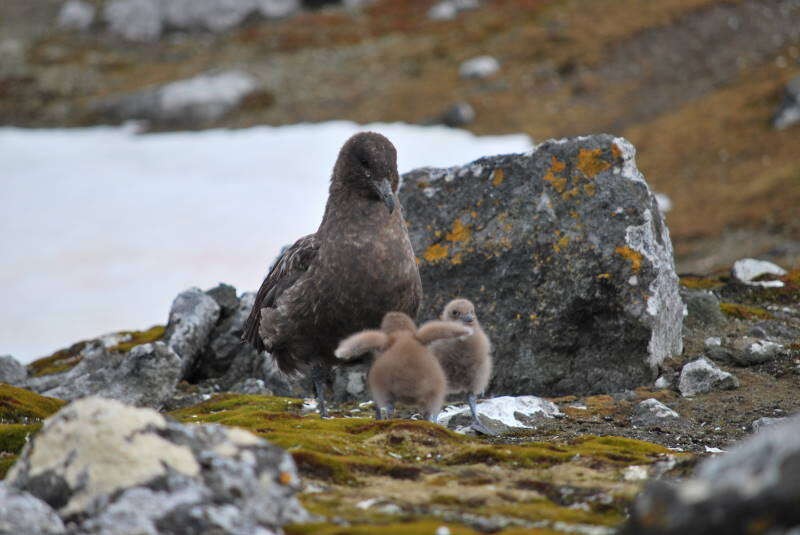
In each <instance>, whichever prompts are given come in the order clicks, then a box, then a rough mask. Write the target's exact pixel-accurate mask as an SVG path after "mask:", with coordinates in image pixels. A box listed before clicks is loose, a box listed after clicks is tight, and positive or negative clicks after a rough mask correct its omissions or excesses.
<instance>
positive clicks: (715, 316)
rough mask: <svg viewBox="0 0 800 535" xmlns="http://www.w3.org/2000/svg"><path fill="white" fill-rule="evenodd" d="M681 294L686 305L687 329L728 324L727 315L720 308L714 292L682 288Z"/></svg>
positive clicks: (685, 323)
mask: <svg viewBox="0 0 800 535" xmlns="http://www.w3.org/2000/svg"><path fill="white" fill-rule="evenodd" d="M680 294H681V297H682V298H683V302H684V304H685V305H686V312H687V314H686V319H685V320H684V325H685V326H686V327H688V328H690V329H703V328H706V327H721V326H723V325H725V324H726V323H727V321H728V320H727V318H726V317H725V314H723V313H722V311H721V310H720V308H719V299H718V298H717V296H716V295H714V294H713V293H712V292H708V291H705V290H690V289H688V288H681V290H680Z"/></svg>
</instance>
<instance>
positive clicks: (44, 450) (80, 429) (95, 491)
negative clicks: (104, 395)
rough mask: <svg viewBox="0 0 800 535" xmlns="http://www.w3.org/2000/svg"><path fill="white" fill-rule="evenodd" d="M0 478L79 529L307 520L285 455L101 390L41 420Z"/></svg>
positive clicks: (262, 527)
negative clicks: (114, 398) (128, 402)
mask: <svg viewBox="0 0 800 535" xmlns="http://www.w3.org/2000/svg"><path fill="white" fill-rule="evenodd" d="M6 481H7V483H8V485H9V486H11V487H13V488H17V489H20V490H25V491H27V492H30V493H31V494H33V495H34V496H36V497H38V498H40V499H41V500H43V501H45V502H46V503H48V504H49V505H50V506H51V507H53V508H54V509H55V510H56V511H57V512H58V513H59V515H60V516H61V518H62V519H63V520H68V521H71V522H76V523H79V524H80V532H81V533H103V534H109V533H120V534H122V533H158V534H161V533H163V534H173V533H174V534H177V533H186V529H187V526H192V532H194V533H211V532H213V533H220V534H239V533H262V534H270V533H275V532H277V531H278V530H279V529H280V526H281V525H283V524H285V523H287V522H298V521H304V520H307V514H306V513H305V511H304V510H303V509H302V507H301V506H300V505H299V503H298V502H297V501H296V499H295V498H294V497H293V495H294V493H295V492H296V490H297V486H298V478H297V474H296V471H295V466H294V462H293V461H292V459H291V457H290V456H289V455H288V454H287V453H286V452H285V451H283V450H282V449H280V448H278V447H277V446H273V445H271V444H269V443H268V442H266V441H265V440H263V439H261V438H259V437H256V436H255V435H252V434H250V433H248V432H246V431H243V430H240V429H229V428H225V427H221V426H216V425H204V426H198V425H183V424H178V423H175V422H171V421H167V420H166V419H165V418H164V417H163V416H161V415H160V414H158V413H157V412H155V411H152V410H150V409H137V408H133V407H129V406H126V405H123V404H121V403H118V402H116V401H112V400H105V399H101V398H86V399H83V400H80V401H77V402H75V403H73V404H71V405H69V406H68V407H66V408H64V409H63V410H61V411H60V412H59V413H57V414H56V415H55V416H53V417H52V418H50V419H48V420H47V421H46V422H45V424H44V426H43V428H42V430H41V431H40V432H39V434H37V435H36V436H35V437H34V438H33V439H32V440H31V441H30V443H29V444H28V445H27V446H26V447H25V448H24V450H23V452H22V455H21V456H20V459H19V461H18V462H17V464H15V465H14V467H13V468H12V469H11V471H10V472H9V474H8V477H7V479H6Z"/></svg>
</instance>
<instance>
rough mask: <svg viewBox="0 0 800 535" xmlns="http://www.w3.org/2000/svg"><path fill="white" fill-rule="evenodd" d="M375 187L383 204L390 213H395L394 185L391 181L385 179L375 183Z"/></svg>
mask: <svg viewBox="0 0 800 535" xmlns="http://www.w3.org/2000/svg"><path fill="white" fill-rule="evenodd" d="M373 187H374V188H375V193H377V194H378V197H380V199H381V200H382V201H383V204H385V205H386V208H388V209H389V213H390V214H391V213H392V212H394V195H393V194H392V185H391V184H390V183H389V180H388V179H386V178H384V179H383V180H381V181H380V182H377V183H375V182H373Z"/></svg>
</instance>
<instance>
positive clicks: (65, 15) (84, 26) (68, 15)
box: [58, 0, 95, 31]
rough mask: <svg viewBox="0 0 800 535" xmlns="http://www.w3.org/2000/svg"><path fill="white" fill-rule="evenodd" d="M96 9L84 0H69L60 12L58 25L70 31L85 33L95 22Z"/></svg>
mask: <svg viewBox="0 0 800 535" xmlns="http://www.w3.org/2000/svg"><path fill="white" fill-rule="evenodd" d="M94 16H95V8H94V6H93V5H92V4H89V3H88V2H84V1H83V0H68V1H67V2H64V5H62V6H61V11H59V12H58V25H59V26H60V27H62V28H67V29H69V30H79V31H85V30H88V29H89V27H90V26H91V25H92V23H93V22H94Z"/></svg>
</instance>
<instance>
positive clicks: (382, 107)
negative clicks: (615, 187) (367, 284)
mask: <svg viewBox="0 0 800 535" xmlns="http://www.w3.org/2000/svg"><path fill="white" fill-rule="evenodd" d="M112 1H118V0H91V1H88V2H84V3H83V4H81V5H82V6H83V7H84V8H85V7H87V6H89V7H90V8H94V9H95V10H96V11H95V13H93V15H92V17H91V18H86V17H84V18H83V19H81V13H80V10H78V11H77V12H73V18H72V19H69V18H68V19H69V20H67V21H66V24H68V25H71V26H72V28H71V29H68V28H66V27H64V26H63V25H60V24H59V22H58V21H59V19H60V18H61V21H62V23H65V19H64V13H63V12H62V8H63V5H64V3H63V2H62V1H60V0H35V1H32V0H3V1H2V2H0V35H2V38H0V58H2V61H0V124H2V125H17V126H31V127H53V126H86V125H95V124H113V123H118V122H122V121H124V120H125V119H126V118H137V117H139V118H148V119H151V128H152V129H158V130H164V129H186V128H208V127H221V126H223V127H234V128H241V127H247V126H252V125H258V124H270V125H282V124H292V123H297V122H303V121H323V120H330V119H350V120H354V121H358V122H362V123H367V122H373V121H403V122H415V123H429V122H437V121H440V120H442V119H441V117H442V115H443V113H445V112H446V110H448V109H449V108H451V107H452V106H453V105H454V104H456V103H468V104H469V105H470V106H471V108H472V109H473V110H474V118H470V117H469V113H467V114H466V116H464V117H462V118H461V122H462V123H464V127H465V128H467V129H469V130H471V131H473V132H475V133H478V134H500V133H514V132H524V133H527V134H529V135H531V136H532V137H533V138H534V139H535V140H536V141H541V140H544V139H546V138H551V137H565V136H574V135H582V134H587V133H594V132H609V133H613V134H616V135H622V136H624V137H626V138H628V139H630V140H631V141H632V142H633V143H634V145H635V146H636V147H637V148H638V151H639V156H638V163H639V167H640V168H641V169H642V171H643V172H644V173H645V175H646V176H647V179H648V181H649V182H650V184H651V185H652V186H653V187H654V189H655V190H657V191H659V192H663V193H665V194H666V195H667V196H669V197H670V199H671V200H672V204H673V207H672V211H671V212H669V214H668V216H667V219H668V223H669V225H670V229H671V231H672V236H673V241H674V243H675V248H676V253H677V255H678V260H679V270H681V271H707V270H711V269H714V268H717V267H720V266H725V265H729V264H730V263H731V262H732V261H733V260H735V259H737V258H740V257H742V256H760V257H762V258H769V259H772V260H774V261H777V262H779V263H782V264H784V265H797V264H800V218H798V215H799V214H800V208H799V207H800V124H795V125H793V126H789V127H787V128H784V129H782V130H777V129H775V128H774V127H773V126H772V124H771V119H772V117H773V115H774V114H775V111H776V109H777V108H778V106H779V105H780V103H781V100H782V98H783V95H784V91H785V87H786V86H787V83H788V82H789V81H790V80H792V79H793V78H794V77H796V76H798V75H800V61H799V58H800V2H797V1H796V0H782V1H780V0H762V1H754V0H750V1H724V2H723V1H717V0H658V1H654V0H629V1H622V0H595V1H586V0H564V1H544V0H484V1H483V2H482V3H481V4H480V5H477V2H475V5H477V7H475V8H473V9H467V10H463V11H458V10H457V9H456V8H457V7H459V6H460V7H464V6H467V7H469V6H470V5H471V2H467V1H464V0H461V1H455V0H454V1H451V2H449V3H447V2H446V1H445V2H439V3H438V4H437V2H435V1H434V0H404V1H400V0H377V1H375V2H367V3H363V2H354V1H350V2H346V4H347V5H346V6H341V5H335V4H334V5H325V6H323V7H321V8H320V7H316V6H315V7H313V8H312V7H306V8H303V9H301V10H299V11H297V12H294V13H291V14H288V15H287V16H282V17H280V18H276V19H269V18H268V17H266V16H264V13H266V11H263V10H262V11H263V12H258V11H257V10H256V11H253V12H252V13H251V12H247V13H244V12H243V13H242V14H241V17H240V18H241V20H238V19H236V21H235V23H233V24H230V25H228V26H229V27H225V28H222V29H221V30H220V28H218V27H215V28H214V29H213V30H214V31H212V30H209V29H208V28H207V27H203V24H205V25H206V26H208V24H207V23H203V24H201V23H199V22H196V21H195V22H193V23H192V24H194V26H193V25H192V24H189V23H187V25H183V26H180V25H179V24H178V23H177V22H175V20H166V22H164V23H163V25H162V24H161V23H160V22H159V25H158V28H157V32H155V33H152V32H151V33H150V34H147V32H146V31H145V32H144V33H142V34H140V36H139V37H135V36H134V37H133V38H131V35H132V34H128V38H127V39H126V38H125V37H123V36H122V35H120V32H119V31H117V32H116V33H115V32H114V31H113V28H114V27H115V25H116V27H117V28H118V29H119V28H123V30H122V33H125V32H128V31H132V30H135V29H136V28H139V27H141V26H137V25H141V24H143V23H142V21H141V20H139V19H140V17H139V15H137V13H139V14H141V12H142V10H141V9H134V10H133V11H132V12H130V13H129V14H128V15H125V12H124V10H118V11H117V15H116V16H117V19H115V20H114V21H112V20H111V17H110V16H109V14H108V11H106V10H105V8H106V7H107V5H108V4H110V3H112ZM125 1H126V2H127V4H128V5H129V6H133V7H137V5H141V6H147V5H151V6H152V5H154V2H155V3H157V2H158V0H141V1H136V2H133V1H132V0H125ZM243 1H244V0H243ZM118 3H120V2H118ZM123 3H124V2H123ZM268 4H270V2H268V1H266V2H262V3H261V5H263V6H267V5H268ZM277 4H282V5H288V4H293V3H292V2H288V3H287V2H277ZM309 4H325V2H309ZM443 6H444V7H443ZM448 8H452V9H450V12H448ZM253 9H255V8H253ZM432 9H433V11H432ZM264 10H266V8H264ZM437 10H438V11H437ZM89 11H91V9H90V10H89ZM456 11H457V12H456ZM120 13H122V15H120ZM84 14H86V12H84ZM124 16H128V17H130V19H131V20H130V21H128V20H125V19H124ZM120 17H123V18H122V19H121V20H120ZM137 17H139V18H137ZM150 22H152V21H150ZM76 28H82V29H76ZM148 28H152V25H151V26H150V27H148ZM142 35H144V37H142ZM483 55H489V56H492V57H493V58H494V59H496V60H497V62H498V63H499V70H497V71H496V72H493V73H492V72H490V71H491V69H488V70H486V71H483V72H476V73H474V75H473V76H468V75H467V73H464V72H462V73H461V74H460V72H459V71H460V68H461V66H462V64H463V63H464V62H465V61H467V60H470V59H472V58H475V57H478V56H483ZM219 72H226V73H229V76H228V77H227V78H225V80H226V81H225V82H224V83H222V82H220V84H221V85H217V86H214V87H215V89H214V90H215V91H218V92H219V93H220V94H221V95H222V96H220V98H221V99H222V100H225V99H228V101H230V102H232V103H233V105H231V106H227V107H221V108H220V109H219V110H216V111H213V112H212V113H201V114H194V115H191V114H190V115H189V116H181V115H175V114H164V115H162V116H158V114H155V113H154V112H151V111H148V106H151V107H156V108H157V107H158V106H159V104H158V102H161V101H159V100H158V99H159V98H162V97H163V94H161V96H160V97H159V96H154V95H157V94H156V93H153V88H156V87H159V86H163V85H164V84H169V83H171V82H176V81H179V80H186V79H189V78H192V77H195V76H197V75H202V74H207V73H219ZM230 73H233V74H230ZM198 87H199V88H200V90H202V87H203V86H197V85H194V86H190V87H189V89H188V90H187V89H185V88H184V89H185V90H186V91H189V92H191V91H193V90H194V91H196V90H198ZM237 88H238V89H237ZM237 91H239V93H241V95H240V96H241V98H238V96H237V95H239V94H238V93H237ZM231 92H233V94H232V93H231ZM184 97H185V95H184ZM453 163H458V162H453Z"/></svg>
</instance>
